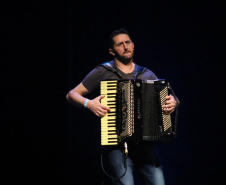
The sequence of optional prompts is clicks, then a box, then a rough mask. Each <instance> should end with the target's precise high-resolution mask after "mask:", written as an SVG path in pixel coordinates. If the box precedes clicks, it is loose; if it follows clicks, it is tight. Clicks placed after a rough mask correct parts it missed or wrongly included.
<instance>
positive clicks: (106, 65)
mask: <svg viewBox="0 0 226 185" xmlns="http://www.w3.org/2000/svg"><path fill="white" fill-rule="evenodd" d="M98 66H102V67H104V68H106V69H108V70H110V71H112V72H113V73H115V74H117V75H118V76H119V77H120V78H121V79H123V76H122V75H121V74H120V73H119V72H118V71H116V69H115V68H114V66H113V65H112V63H111V62H105V63H102V64H99V65H98ZM146 69H147V68H146V67H142V66H139V65H137V67H136V71H135V74H134V76H133V79H136V78H137V76H138V75H140V74H142V73H143V72H144V71H145V70H146Z"/></svg>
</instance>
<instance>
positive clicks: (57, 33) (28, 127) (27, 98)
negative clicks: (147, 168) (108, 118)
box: [0, 0, 226, 185]
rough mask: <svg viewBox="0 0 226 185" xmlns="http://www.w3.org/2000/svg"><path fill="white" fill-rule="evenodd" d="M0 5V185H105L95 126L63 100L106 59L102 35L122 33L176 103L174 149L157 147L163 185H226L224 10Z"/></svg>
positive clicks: (128, 4)
mask: <svg viewBox="0 0 226 185" xmlns="http://www.w3.org/2000/svg"><path fill="white" fill-rule="evenodd" d="M0 4H1V6H0V10H1V11H0V12H1V13H0V14H1V29H0V30H1V44H2V46H3V49H2V52H1V53H2V54H1V105H2V106H1V107H2V111H1V113H2V116H1V133H2V134H1V136H3V137H2V139H1V148H2V149H1V151H2V152H1V153H2V154H3V155H2V157H1V170H2V173H1V174H2V178H1V184H54V183H58V184H68V185H69V184H70V185H71V184H101V180H102V175H103V174H102V171H101V169H100V149H99V147H98V144H99V143H98V142H99V135H98V131H97V129H96V124H97V122H98V118H96V117H95V116H94V115H92V114H91V113H90V112H89V111H88V110H85V109H78V108H75V107H72V106H69V105H68V104H67V103H66V101H65V95H66V93H67V92H68V91H69V90H70V89H71V88H73V87H74V86H76V85H77V84H78V83H80V82H81V80H82V79H83V78H84V76H85V75H86V74H87V73H88V72H89V71H90V70H91V69H93V67H95V66H96V65H97V64H99V63H102V62H104V61H106V60H110V59H111V57H110V55H109V54H108V45H107V39H108V35H109V33H110V32H111V31H112V30H115V29H118V28H121V27H124V28H126V29H128V30H129V31H130V32H131V34H132V36H133V40H134V42H135V57H134V59H135V61H136V62H137V63H139V64H140V65H143V66H147V67H149V68H150V69H151V70H152V71H153V72H154V73H156V75H157V76H158V77H159V78H166V79H168V80H169V81H170V82H171V85H172V86H173V88H174V91H175V92H176V94H177V96H178V97H179V98H180V101H181V106H180V109H179V118H178V119H179V120H178V122H179V123H178V124H179V125H178V138H177V140H176V141H175V142H174V143H173V144H166V145H160V146H158V147H157V149H158V152H159V154H160V156H161V160H162V163H163V169H164V173H165V177H166V184H167V185H181V184H183V185H188V184H195V185H201V184H218V185H219V184H225V182H224V171H225V161H224V157H225V151H224V148H225V145H224V144H225V136H224V133H225V128H226V127H225V119H224V118H225V116H224V112H223V105H224V96H225V95H224V89H225V88H224V85H225V84H224V82H225V74H224V65H223V64H224V62H225V56H224V55H223V51H224V49H225V34H224V33H225V28H224V26H225V25H224V24H225V21H224V9H223V6H222V4H221V3H219V2H218V1H205V2H201V1H196V2H192V1H182V2H181V1H178V0H174V1H166V0H160V1H144V0H140V1H136V0H133V1H117V0H116V1H98V2H95V1H91V2H89V1H84V2H75V1H72V0H70V1H69V0H68V1H42V0H40V1H35V0H30V1H16V0H14V1H13V0H8V1H6V0H2V1H1V3H0ZM92 97H95V94H91V95H89V98H92ZM89 181H92V183H88V182H89Z"/></svg>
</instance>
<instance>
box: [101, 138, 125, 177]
mask: <svg viewBox="0 0 226 185" xmlns="http://www.w3.org/2000/svg"><path fill="white" fill-rule="evenodd" d="M124 147H125V151H124V167H125V172H124V173H123V174H122V175H121V176H120V177H113V176H111V175H109V174H108V173H107V172H106V171H105V169H104V165H103V155H102V154H101V167H102V170H103V172H104V173H105V174H106V175H107V176H108V177H109V178H111V179H112V180H118V179H120V178H122V177H123V176H124V175H125V174H126V172H127V165H126V158H127V156H128V148H127V143H126V142H125V143H124Z"/></svg>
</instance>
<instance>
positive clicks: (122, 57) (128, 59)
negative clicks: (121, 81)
mask: <svg viewBox="0 0 226 185" xmlns="http://www.w3.org/2000/svg"><path fill="white" fill-rule="evenodd" d="M127 52H128V53H131V55H130V56H127V55H119V54H118V53H117V52H115V58H117V59H118V60H119V61H120V62H122V63H123V64H125V65H126V64H128V63H130V62H131V60H132V59H133V56H134V52H130V51H127ZM127 52H124V54H125V53H127Z"/></svg>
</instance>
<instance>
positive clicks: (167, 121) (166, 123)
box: [160, 87, 172, 132]
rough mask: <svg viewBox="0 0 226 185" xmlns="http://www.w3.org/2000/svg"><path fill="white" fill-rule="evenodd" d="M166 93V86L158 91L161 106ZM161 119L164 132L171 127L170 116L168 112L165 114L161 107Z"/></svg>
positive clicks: (163, 103)
mask: <svg viewBox="0 0 226 185" xmlns="http://www.w3.org/2000/svg"><path fill="white" fill-rule="evenodd" d="M167 95H168V88H167V87H165V88H164V89H163V90H162V91H161V92H160V101H161V106H163V105H165V97H166V96H167ZM162 120H163V130H164V132H165V131H166V130H167V129H169V128H170V127H171V125H172V124H171V117H170V115H169V114H166V113H165V111H164V110H163V109H162Z"/></svg>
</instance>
